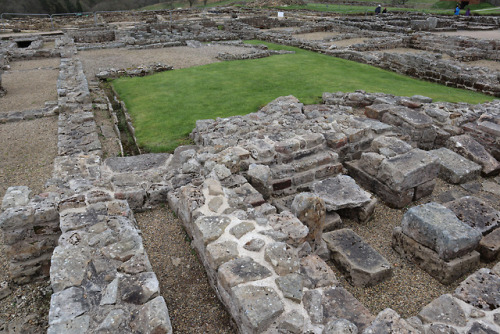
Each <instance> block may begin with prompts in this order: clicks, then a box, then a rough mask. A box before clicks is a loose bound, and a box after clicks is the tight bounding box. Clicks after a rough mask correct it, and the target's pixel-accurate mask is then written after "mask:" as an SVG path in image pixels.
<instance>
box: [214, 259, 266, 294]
mask: <svg viewBox="0 0 500 334" xmlns="http://www.w3.org/2000/svg"><path fill="white" fill-rule="evenodd" d="M218 275H219V280H220V283H221V285H222V286H223V287H225V288H226V289H227V290H229V288H231V287H233V286H236V285H238V284H241V283H247V282H252V281H257V280H261V279H263V278H266V277H269V276H271V271H269V269H267V268H266V267H264V266H262V265H260V264H259V263H257V262H255V261H254V260H253V259H252V258H250V257H243V258H238V259H234V260H231V261H229V262H226V263H224V264H222V265H221V266H220V267H219V272H218Z"/></svg>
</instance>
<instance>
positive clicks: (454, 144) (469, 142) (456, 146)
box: [447, 135, 500, 176]
mask: <svg viewBox="0 0 500 334" xmlns="http://www.w3.org/2000/svg"><path fill="white" fill-rule="evenodd" d="M447 146H448V148H449V149H450V150H452V151H455V152H457V153H458V154H460V155H463V156H464V157H466V158H468V159H471V160H472V161H474V162H476V163H478V164H480V165H481V166H482V167H483V170H482V173H483V174H484V175H486V176H488V175H495V174H498V172H500V163H499V162H498V161H497V160H496V159H495V158H493V156H492V155H491V154H490V153H488V151H486V149H485V148H484V147H483V146H482V145H481V144H479V143H478V142H477V141H476V140H474V139H473V138H472V137H470V136H469V135H461V136H454V137H450V139H449V140H448V143H447Z"/></svg>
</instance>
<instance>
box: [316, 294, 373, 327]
mask: <svg viewBox="0 0 500 334" xmlns="http://www.w3.org/2000/svg"><path fill="white" fill-rule="evenodd" d="M321 305H322V306H323V317H324V320H323V323H328V322H329V321H330V320H332V319H347V320H349V321H351V322H352V323H354V324H355V325H356V327H358V330H361V331H362V330H364V329H365V328H366V327H367V326H369V324H370V323H371V322H372V321H373V319H374V317H373V315H372V314H371V313H370V311H368V309H367V308H366V307H364V306H363V304H361V303H360V302H359V301H358V300H357V299H356V298H354V297H353V296H352V295H351V294H350V293H349V292H348V291H347V290H345V289H344V288H340V287H334V288H329V289H325V290H324V291H323V298H322V299H321Z"/></svg>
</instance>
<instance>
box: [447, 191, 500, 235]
mask: <svg viewBox="0 0 500 334" xmlns="http://www.w3.org/2000/svg"><path fill="white" fill-rule="evenodd" d="M444 206H445V207H447V208H448V209H450V210H451V211H453V212H454V213H455V215H456V216H457V218H458V219H460V220H461V221H462V222H464V223H465V224H467V225H469V226H470V227H473V228H474V229H476V230H478V231H479V232H481V233H482V234H483V235H485V234H487V233H489V232H491V231H492V230H494V229H496V228H497V227H499V226H500V212H499V211H497V210H495V209H494V208H492V207H491V206H489V205H488V204H486V202H484V201H483V200H481V199H479V198H477V197H470V196H466V197H462V198H460V199H457V200H454V201H452V202H448V203H446V204H445V205H444Z"/></svg>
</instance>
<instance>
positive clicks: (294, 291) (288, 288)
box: [276, 274, 304, 303]
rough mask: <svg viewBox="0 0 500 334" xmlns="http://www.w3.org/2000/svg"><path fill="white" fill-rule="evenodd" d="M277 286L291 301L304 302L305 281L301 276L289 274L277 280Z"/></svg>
mask: <svg viewBox="0 0 500 334" xmlns="http://www.w3.org/2000/svg"><path fill="white" fill-rule="evenodd" d="M276 285H278V288H279V289H280V290H281V292H283V296H284V297H285V298H288V299H291V300H293V301H294V302H297V303H300V302H301V301H302V296H303V294H304V292H303V286H304V279H303V278H302V276H301V275H299V274H288V275H286V276H280V277H278V278H276Z"/></svg>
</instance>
